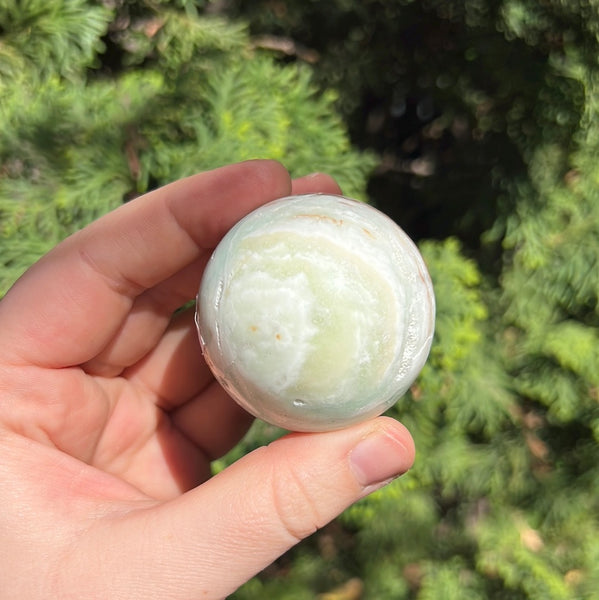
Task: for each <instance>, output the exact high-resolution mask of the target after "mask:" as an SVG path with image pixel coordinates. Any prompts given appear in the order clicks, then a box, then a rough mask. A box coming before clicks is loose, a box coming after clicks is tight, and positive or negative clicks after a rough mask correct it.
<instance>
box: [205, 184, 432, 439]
mask: <svg viewBox="0 0 599 600" xmlns="http://www.w3.org/2000/svg"><path fill="white" fill-rule="evenodd" d="M434 320H435V300H434V295H433V288H432V284H431V280H430V277H429V274H428V272H427V270H426V267H425V265H424V262H423V260H422V257H421V256H420V253H419V252H418V249H417V248H416V246H415V245H414V243H413V242H412V241H411V240H410V239H409V238H408V236H407V235H406V234H405V233H404V232H403V231H402V230H401V229H400V228H399V227H398V226H397V225H396V224H395V223H394V222H393V221H392V220H391V219H390V218H388V217H387V216H386V215H384V214H383V213H381V212H380V211H378V210H376V209H375V208H373V207H372V206H369V205H367V204H364V203H361V202H358V201H355V200H350V199H348V198H344V197H341V196H333V195H325V194H310V195H303V196H291V197H289V198H283V199H280V200H275V201H274V202H270V203H269V204H266V205H264V206H262V207H261V208H258V209H257V210H255V211H254V212H252V213H250V214H249V215H247V216H246V217H245V218H244V219H242V220H241V221H239V222H238V223H237V225H235V226H234V227H233V228H232V229H231V230H230V231H229V232H228V233H227V235H226V236H225V237H224V238H223V240H222V241H221V243H220V244H219V245H218V247H217V248H216V250H215V251H214V254H213V255H212V257H211V259H210V261H209V263H208V266H207V268H206V271H205V273H204V276H203V279H202V283H201V286H200V291H199V293H198V298H197V311H196V323H197V326H198V330H199V335H200V342H201V345H202V349H203V352H204V357H205V359H206V362H207V363H208V365H209V366H210V368H211V370H212V371H213V373H214V375H215V377H216V379H217V380H218V381H219V382H220V383H221V385H222V386H223V387H224V388H225V389H226V390H227V392H228V393H229V394H230V395H231V396H232V397H233V398H234V399H235V400H236V401H237V402H238V403H239V404H240V405H241V406H242V407H244V408H245V409H246V410H247V411H249V412H250V413H252V414H253V415H255V416H256V417H259V418H260V419H263V420H264V421H267V422H269V423H271V424H273V425H277V426H279V427H282V428H284V429H288V430H292V431H326V430H332V429H340V428H343V427H346V426H349V425H351V424H353V423H357V422H359V421H363V420H366V419H369V418H371V417H374V416H377V415H380V414H381V413H383V412H384V411H385V410H387V409H388V408H389V407H390V406H392V405H393V404H394V403H395V402H396V401H397V400H398V399H399V398H400V397H401V396H402V395H403V394H404V393H405V392H406V390H407V389H408V388H409V386H410V385H411V384H412V382H413V381H414V379H415V378H416V376H417V375H418V373H419V371H420V370H421V369H422V367H423V365H424V363H425V361H426V359H427V356H428V353H429V350H430V346H431V341H432V338H433V329H434Z"/></svg>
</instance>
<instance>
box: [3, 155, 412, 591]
mask: <svg viewBox="0 0 599 600" xmlns="http://www.w3.org/2000/svg"><path fill="white" fill-rule="evenodd" d="M310 192H326V193H339V188H338V186H337V184H336V183H335V182H334V181H333V180H332V179H331V178H330V177H328V176H326V175H312V176H308V177H305V178H301V179H298V180H295V181H291V180H290V178H289V175H288V173H287V171H286V170H285V169H284V168H283V167H282V166H281V165H280V164H278V163H275V162H272V161H249V162H245V163H240V164H237V165H231V166H227V167H223V168H221V169H217V170H214V171H209V172H205V173H200V174H198V175H195V176H192V177H189V178H187V179H184V180H181V181H178V182H175V183H173V184H171V185H168V186H166V187H164V188H161V189H159V190H156V191H154V192H151V193H149V194H147V195H146V196H143V197H140V198H138V199H136V200H134V201H132V202H129V203H127V204H125V205H123V206H122V207H120V208H119V209H117V210H115V211H113V212H112V213H110V214H108V215H106V216H104V217H103V218H101V219H99V220H98V221H96V222H94V223H93V224H91V225H89V226H88V227H86V228H84V229H83V230H81V231H79V232H77V233H76V234H74V235H72V236H71V237H69V238H67V239H66V240H65V241H64V242H62V243H61V244H59V245H58V246H57V247H56V248H54V249H53V250H52V251H51V252H50V253H48V254H47V255H46V256H44V257H43V258H42V259H41V260H40V261H39V262H38V263H36V264H35V265H34V266H33V267H31V269H29V271H27V272H26V273H25V275H23V277H22V278H21V279H20V280H19V281H18V282H17V283H16V284H15V285H14V287H13V288H12V289H11V290H10V291H9V293H8V294H7V295H6V296H5V298H4V299H3V300H2V301H1V302H0V481H2V485H1V486H0V506H2V510H1V511H0V590H2V597H6V598H20V599H22V600H34V599H38V598H39V599H42V598H44V599H46V598H55V599H58V600H62V599H71V598H72V599H80V598H86V599H95V598H98V599H99V598H106V599H109V598H110V599H114V598H128V599H129V600H136V599H142V598H161V599H163V600H169V599H190V598H202V599H216V598H225V597H226V596H227V595H229V594H231V593H232V592H233V591H234V590H235V589H237V588H238V587H239V586H240V585H242V584H243V583H244V582H245V581H247V580H248V579H249V578H251V577H252V576H253V575H254V574H256V573H257V572H259V571H260V570H262V569H263V568H265V567H266V566H268V565H269V564H270V563H271V562H272V561H273V560H275V559H276V558H277V557H278V556H280V555H281V554H282V553H284V552H285V551H286V550H288V549H289V548H290V547H292V546H293V545H294V544H296V543H297V542H298V541H299V540H301V539H303V538H305V537H307V536H308V535H310V534H311V533H313V532H314V531H315V530H317V529H318V528H319V527H322V526H323V525H324V524H326V523H327V522H329V521H330V520H332V519H333V518H335V517H336V516H337V515H338V514H340V513H341V512H342V511H343V510H344V509H345V508H346V507H348V506H349V505H350V504H352V503H354V502H356V501H357V500H359V499H360V498H362V497H364V496H365V495H367V494H368V493H370V492H372V491H373V490H375V489H378V488H379V487H381V486H382V485H384V484H386V483H388V482H389V481H391V480H392V479H393V478H395V477H396V476H398V475H399V474H401V473H403V472H405V471H406V470H407V469H409V468H410V466H411V465H412V462H413V460H414V446H413V442H412V438H411V437H410V434H409V433H408V432H407V430H406V429H405V428H404V427H403V426H402V425H401V424H399V423H397V422H396V421H394V420H391V419H388V418H384V417H380V418H378V419H374V420H372V421H369V422H366V423H362V424H360V425H356V426H354V427H351V428H348V429H346V430H343V431H336V432H329V433H316V434H293V433H292V434H289V435H287V436H284V437H283V438H281V439H279V440H277V441H275V442H273V443H272V444H270V445H269V446H267V447H264V448H260V449H258V450H256V451H254V452H252V453H250V454H248V455H247V456H245V457H244V458H242V459H241V460H239V461H238V462H237V463H235V464H234V465H232V466H231V467H229V468H228V469H226V470H224V471H222V472H221V473H219V474H218V475H216V476H214V477H210V462H211V461H212V460H214V459H215V458H216V457H219V456H222V455H223V454H224V453H226V452H227V451H228V450H229V449H231V448H232V447H233V446H234V445H235V444H236V443H237V442H238V441H239V440H240V439H241V438H242V436H243V435H244V433H245V432H246V431H247V429H248V427H249V425H250V423H251V417H249V415H247V414H246V413H245V412H244V411H243V410H242V409H241V408H239V406H238V405H237V404H235V403H234V402H233V401H232V400H231V399H230V398H229V397H228V396H227V395H226V393H225V392H224V391H223V389H222V388H221V387H220V386H219V385H218V384H217V383H216V382H215V381H214V379H213V378H212V375H211V373H210V372H209V370H208V368H207V367H206V365H205V363H204V362H203V359H202V357H201V352H200V349H199V343H198V340H197V335H196V331H195V327H194V324H193V316H192V314H191V313H190V312H189V311H187V312H179V313H177V314H176V315H174V316H173V313H174V311H175V310H176V309H177V308H178V307H179V306H181V305H182V304H183V303H184V302H185V301H187V300H189V299H191V298H193V297H194V295H195V293H196V288H197V285H198V282H199V281H200V278H201V273H202V271H203V269H204V266H205V264H206V261H207V260H208V258H209V256H210V254H211V251H212V249H213V248H214V247H215V246H216V244H217V243H218V241H219V240H220V239H221V237H222V236H223V235H224V234H225V233H226V231H227V230H228V229H229V228H230V227H231V226H232V225H233V224H234V223H236V222H237V221H238V220H239V219H240V218H241V217H243V216H244V215H245V214H247V213H248V212H250V211H251V210H252V209H254V208H256V207H257V206H259V205H261V204H264V203H265V202H267V201H269V200H272V199H275V198H278V197H282V196H286V195H289V194H290V193H310Z"/></svg>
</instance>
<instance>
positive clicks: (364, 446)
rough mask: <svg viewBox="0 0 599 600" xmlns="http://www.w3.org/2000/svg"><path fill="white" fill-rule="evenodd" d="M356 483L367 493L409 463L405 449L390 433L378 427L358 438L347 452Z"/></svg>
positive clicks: (389, 480) (401, 471)
mask: <svg viewBox="0 0 599 600" xmlns="http://www.w3.org/2000/svg"><path fill="white" fill-rule="evenodd" d="M349 459H350V464H351V468H352V471H353V472H354V475H355V477H356V480H357V481H358V483H359V484H360V485H361V486H362V487H363V488H365V491H367V492H368V493H369V492H371V491H373V490H375V489H378V488H380V487H382V486H384V485H386V484H387V483H389V482H391V481H393V479H395V478H396V477H399V475H402V474H403V473H405V472H406V471H407V470H408V469H409V468H410V467H411V466H412V463H411V458H410V455H409V452H408V449H407V448H406V447H405V446H404V445H403V444H402V443H401V441H400V440H399V439H397V438H396V437H395V436H394V435H393V434H392V433H389V432H387V431H378V432H376V433H371V434H370V435H369V436H367V437H366V438H364V439H363V440H361V441H360V442H359V443H358V445H357V446H356V447H355V448H354V449H353V450H352V451H351V452H350V455H349Z"/></svg>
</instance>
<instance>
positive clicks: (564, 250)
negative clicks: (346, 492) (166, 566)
mask: <svg viewBox="0 0 599 600" xmlns="http://www.w3.org/2000/svg"><path fill="white" fill-rule="evenodd" d="M242 14H243V15H244V17H245V18H247V19H250V24H249V26H246V25H244V24H243V23H241V22H239V21H236V20H233V19H232V18H231V16H232V15H234V16H236V17H237V16H239V15H242ZM598 15H599V2H597V1H596V0H576V1H574V0H573V1H571V2H564V1H563V0H546V1H544V2H538V1H537V0H501V1H499V2H491V1H488V0H427V1H423V2H415V1H413V0H389V1H385V2H382V1H381V0H334V1H331V2H326V3H324V2H317V1H316V0H308V1H301V2H300V1H299V0H293V1H291V2H279V1H273V0H252V2H251V3H250V2H247V1H245V0H229V1H228V2H227V3H220V2H198V1H193V0H137V1H129V0H115V1H112V2H108V1H105V2H104V1H95V2H94V1H92V0H87V1H85V0H71V1H69V2H60V1H58V0H45V1H44V2H42V1H40V0H28V1H26V2H14V1H12V2H11V1H8V2H4V3H3V5H2V7H0V264H1V265H2V270H1V275H0V293H3V292H4V291H5V290H6V289H7V287H8V286H9V285H10V283H11V282H12V281H14V279H15V278H16V277H18V275H19V274H20V273H21V272H22V271H23V270H24V269H25V268H26V267H27V266H28V265H29V264H31V263H32V262H33V261H34V260H36V258H37V257H38V256H39V255H41V254H42V253H43V252H45V251H46V250H47V249H49V248H50V247H51V246H52V245H54V244H55V243H56V242H58V241H59V240H60V239H62V238H63V237H64V236H66V235H68V234H69V233H71V232H72V231H74V230H76V229H78V228H79V227H81V226H83V225H84V224H86V223H87V222H89V221H90V220H92V219H94V218H96V217H97V216H99V215H100V214H102V213H104V212H106V211H108V210H110V209H111V208H113V207H115V206H117V205H119V204H120V203H121V202H123V201H126V200H127V199H129V198H131V197H133V196H135V195H137V194H140V193H142V192H145V191H146V190H148V189H151V188H153V187H155V186H157V185H160V184H163V183H166V182H168V181H171V180H173V179H176V178H178V177H181V176H184V175H188V174H190V173H193V172H196V171H199V170H203V169H209V168H212V167H216V166H219V165H222V164H225V163H229V162H234V161H237V160H244V159H246V158H252V157H270V158H277V159H279V160H281V161H282V162H283V163H284V164H285V165H286V166H287V167H288V168H289V169H290V171H291V172H292V174H296V175H299V174H304V173H308V172H311V171H315V170H324V171H328V172H330V173H331V174H332V175H334V176H336V177H337V179H338V180H339V181H340V183H341V185H342V186H343V188H344V191H345V193H347V194H348V195H350V196H354V197H359V198H363V199H369V200H371V201H372V202H373V203H375V204H376V205H377V206H379V207H380V208H383V209H384V210H385V211H386V212H388V213H389V214H391V215H393V216H394V217H395V218H396V219H397V220H398V222H399V223H400V224H401V225H402V226H403V227H404V228H405V229H407V230H408V232H409V233H411V234H412V235H413V236H414V237H415V238H417V241H418V242H419V246H420V248H421V250H422V253H423V256H424V258H425V260H426V262H427V264H428V267H429V270H430V272H431V276H432V278H433V281H434V285H435V291H436V298H437V326H436V333H435V340H434V344H433V348H432V350H431V355H430V359H429V361H428V363H427V365H426V367H425V368H424V370H423V371H422V373H421V375H420V377H419V378H418V380H417V381H416V382H415V384H414V385H413V386H412V389H411V390H410V392H409V393H408V394H407V395H406V396H405V398H403V399H402V400H401V401H400V402H399V403H398V404H397V405H396V406H395V407H393V408H392V409H391V410H390V411H389V414H390V415H391V416H393V417H396V418H399V419H401V420H402V421H403V422H404V423H405V424H406V425H407V426H408V428H409V429H410V431H411V432H412V434H413V436H414V438H415V441H416V446H417V461H416V464H415V466H414V468H413V469H412V470H411V471H410V472H409V473H408V474H406V475H405V476H404V477H402V478H401V479H399V480H398V481H396V482H394V483H393V484H391V485H390V486H388V487H386V488H383V489H382V490H379V491H378V492H376V493H375V494H373V495H372V496H370V497H368V498H365V499H364V500H362V501H361V502H359V503H358V504H357V505H356V506H354V507H352V508H351V509H349V510H348V511H346V513H345V514H344V515H343V516H342V517H341V518H340V519H338V520H336V521H335V522H334V523H332V524H331V525H329V526H328V527H326V528H325V529H323V530H322V531H319V532H317V533H316V534H315V535H314V536H313V537H312V538H311V539H309V540H307V541H306V542H304V543H302V544H300V545H299V546H298V547H297V548H295V549H294V550H292V551H291V552H290V553H289V554H288V555H286V556H284V557H282V558H281V559H280V560H279V561H277V562H276V563H275V564H274V565H273V566H272V567H270V568H269V569H267V570H266V571H265V572H264V573H262V574H260V575H259V576H258V577H256V578H254V579H253V580H252V581H250V582H248V584H247V585H246V586H244V587H243V588H242V589H241V590H239V591H238V592H237V593H236V594H235V595H234V598H236V599H238V600H254V599H262V598H273V599H275V598H281V599H283V598H294V599H295V598H319V599H320V600H342V599H346V600H351V599H352V598H353V599H354V600H355V599H358V598H361V599H363V600H370V599H375V600H387V599H389V600H391V599H392V600H396V599H399V600H401V599H405V600H428V599H429V598H460V599H462V598H464V599H467V600H469V599H473V600H474V599H481V600H482V599H497V600H502V599H508V598H509V599H510V600H520V599H522V600H527V599H536V598H543V599H548V600H554V599H555V600H562V599H568V600H575V599H576V600H578V599H592V598H596V597H597V592H596V590H597V589H598V588H599V566H598V565H599V518H598V517H599V500H598V498H599V349H598V348H599V343H598V342H599V307H598V296H599V269H598V268H597V266H598V264H599V202H598V199H597V189H598V187H599V167H598V166H597V159H596V157H597V154H598V152H599V126H598V123H599V87H598V86H599V65H598V64H597V60H596V57H597V54H598V52H599V42H598V41H597V40H598V38H597V34H598V33H599V16H598ZM250 32H251V34H250ZM265 34H268V35H267V37H264V35H265ZM272 36H274V37H272ZM339 115H342V116H339ZM350 136H351V137H350ZM350 140H351V141H350ZM356 147H360V148H362V149H366V151H364V150H360V151H358V150H356ZM374 152H377V153H378V159H376V160H375V158H374V156H375V154H374ZM377 161H378V162H377ZM375 164H376V170H375V171H374V172H373V168H374V167H375ZM369 174H371V176H370V178H369V180H368V187H367V186H366V178H367V176H368V175H369ZM281 433H282V432H281V431H280V430H278V429H276V428H273V427H271V426H268V425H266V424H264V423H259V422H258V423H256V424H255V425H254V427H253V428H252V429H251V431H250V432H249V434H248V435H247V437H246V438H245V440H244V441H243V442H242V443H241V444H240V445H239V446H238V447H237V448H235V449H234V450H233V451H232V452H231V453H230V454H229V455H228V456H226V457H224V458H223V459H221V460H219V461H217V462H216V463H215V465H214V468H215V470H216V471H218V470H220V469H223V468H225V467H226V466H227V465H228V464H229V463H230V462H232V461H233V460H235V459H237V458H239V457H240V456H241V455H243V454H244V453H245V452H247V451H249V450H251V449H253V448H255V447H257V446H260V445H262V444H264V443H267V442H268V441H269V440H271V439H274V438H276V437H278V436H279V435H281Z"/></svg>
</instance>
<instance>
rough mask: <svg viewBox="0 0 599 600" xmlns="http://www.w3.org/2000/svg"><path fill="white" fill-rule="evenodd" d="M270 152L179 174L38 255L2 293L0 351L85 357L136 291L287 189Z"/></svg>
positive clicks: (16, 357) (116, 323) (18, 357)
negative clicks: (264, 156)
mask: <svg viewBox="0 0 599 600" xmlns="http://www.w3.org/2000/svg"><path fill="white" fill-rule="evenodd" d="M290 191H291V181H290V178H289V174H288V173H287V171H286V170H285V168H284V167H283V166H282V165H280V164H279V163H276V162H274V161H268V160H265V161H262V160H260V161H248V162H245V163H239V164H236V165H231V166H227V167H222V168H219V169H216V170H214V171H208V172H205V173H200V174H198V175H194V176H192V177H189V178H186V179H183V180H180V181H177V182H175V183H173V184H170V185H168V186H165V187H163V188H160V189H158V190H156V191H154V192H151V193H149V194H146V195H145V196H142V197H140V198H137V199H135V200H133V201H131V202H129V203H128V204H125V205H123V206H121V207H119V208H118V209H117V210H115V211H113V212H111V213H109V214H107V215H105V216H104V217H102V218H100V219H99V220H98V221H96V222H94V223H92V224H91V225H89V226H88V227H86V228H84V229H82V230H81V231H79V232H77V233H75V234H74V235H72V236H71V237H69V238H67V239H66V240H65V241H64V242H62V243H61V244H59V245H58V246H57V247H56V248H54V249H53V250H52V251H51V252H49V253H48V254H47V255H46V256H44V257H43V258H42V259H41V260H40V261H39V262H38V263H36V264H35V265H34V266H33V267H32V268H31V269H29V271H27V272H26V273H25V275H24V276H23V277H22V278H21V279H20V280H19V281H18V282H17V283H16V284H15V286H14V287H13V288H12V289H11V290H10V291H9V292H8V294H7V295H6V296H5V298H4V299H3V300H2V302H0V331H1V332H2V336H3V343H2V344H1V345H0V353H2V354H4V355H5V357H6V358H7V359H8V360H9V361H11V362H16V363H28V364H35V365H38V366H44V367H52V368H60V367H66V366H72V365H78V364H81V363H84V362H86V361H89V360H91V359H92V358H93V357H94V356H96V355H97V354H98V353H99V352H100V351H101V350H102V349H103V348H104V347H105V346H106V345H107V344H108V343H109V342H110V340H111V339H112V337H113V336H114V335H115V333H116V332H117V331H118V330H119V328H120V327H121V325H122V322H123V320H124V319H125V318H126V317H127V315H128V313H129V311H130V309H131V306H132V304H133V302H134V299H135V298H136V297H138V296H139V295H140V294H142V293H143V292H144V291H145V290H147V289H149V288H152V287H154V286H156V285H158V284H159V283H160V282H162V281H164V280H166V279H168V278H170V277H172V276H174V275H175V274H176V273H178V272H179V271H181V270H182V269H184V268H185V267H186V266H187V265H189V264H191V263H192V262H194V261H197V260H198V259H199V258H200V257H201V255H202V254H204V253H209V252H210V251H211V249H212V248H213V247H214V246H215V245H216V244H217V243H218V241H219V240H220V238H221V237H222V236H223V235H224V234H225V233H226V231H227V230H228V229H230V227H232V226H233V224H234V223H235V222H237V221H238V220H239V219H240V218H241V217H242V216H244V215H245V214H247V213H248V212H250V211H251V210H253V209H254V208H256V207H257V206H259V205H261V204H264V203H265V202H268V201H269V200H273V199H275V198H278V197H281V196H284V195H287V194H289V193H290Z"/></svg>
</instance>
